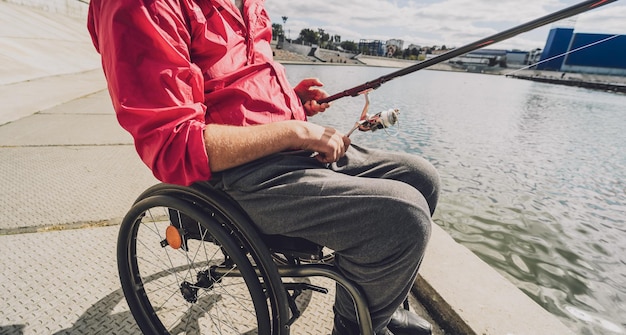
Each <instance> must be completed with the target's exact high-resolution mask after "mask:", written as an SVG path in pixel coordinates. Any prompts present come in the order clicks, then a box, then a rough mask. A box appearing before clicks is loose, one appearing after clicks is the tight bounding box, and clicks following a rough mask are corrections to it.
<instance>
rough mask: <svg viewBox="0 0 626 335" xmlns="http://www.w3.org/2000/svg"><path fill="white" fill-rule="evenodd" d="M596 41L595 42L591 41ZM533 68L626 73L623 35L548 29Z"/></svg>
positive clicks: (624, 36)
mask: <svg viewBox="0 0 626 335" xmlns="http://www.w3.org/2000/svg"><path fill="white" fill-rule="evenodd" d="M594 43H596V44H594ZM537 70H545V71H562V72H575V73H589V74H604V75H620V76H625V75H626V35H611V34H591V33H575V32H574V29H573V28H554V29H552V30H550V34H549V35H548V39H547V41H546V46H545V47H544V48H543V52H542V54H541V61H540V63H539V64H537Z"/></svg>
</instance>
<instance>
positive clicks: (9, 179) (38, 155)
mask: <svg viewBox="0 0 626 335" xmlns="http://www.w3.org/2000/svg"><path fill="white" fill-rule="evenodd" d="M56 16H57V21H58V20H59V19H62V18H61V17H59V16H58V14H56ZM54 17H55V15H52V14H49V13H46V12H42V11H38V10H35V9H32V8H28V7H22V6H17V5H13V4H9V3H5V2H0V19H2V20H3V21H1V22H2V25H1V26H2V33H0V43H2V45H3V47H2V48H0V49H2V51H0V58H1V59H6V60H9V62H8V63H9V64H12V66H8V65H7V64H8V63H5V62H3V66H2V67H0V74H1V75H2V76H1V78H2V80H0V99H1V101H2V106H1V107H0V185H2V187H1V188H0V208H1V212H2V215H0V255H1V259H0V269H1V270H0V334H2V335H21V334H46V335H47V334H138V333H139V329H138V328H137V326H136V324H135V321H134V319H133V318H132V315H131V314H130V312H129V310H128V306H127V304H126V301H125V299H124V297H123V294H122V292H121V288H120V282H119V279H118V275H117V264H116V255H115V250H116V242H117V241H116V239H117V232H118V226H117V225H118V224H119V222H120V221H121V218H122V217H123V216H124V215H125V213H126V211H127V210H128V208H129V207H130V205H131V204H132V202H133V201H134V199H135V198H136V196H137V195H139V194H140V193H141V192H142V191H143V190H144V189H146V188H147V187H149V186H151V185H153V184H155V183H157V180H156V179H155V178H154V177H153V176H152V175H151V173H150V171H149V170H148V169H147V168H146V167H145V166H144V165H143V163H141V161H140V160H139V158H138V156H137V154H136V152H135V149H134V146H133V144H132V139H131V137H130V136H129V135H128V134H127V133H126V132H125V131H124V130H123V129H122V128H121V127H120V126H119V125H118V123H117V120H116V118H115V114H114V111H113V109H112V106H111V102H110V99H109V96H108V92H107V91H106V83H105V80H104V77H103V75H102V71H101V70H100V68H99V59H98V55H97V54H96V53H95V51H94V50H93V47H92V46H91V44H90V43H91V42H90V40H89V39H88V38H87V36H86V35H85V34H86V31H85V30H84V22H83V21H82V20H74V19H72V18H69V19H68V20H69V21H64V22H65V23H64V24H65V25H60V24H59V23H55V24H52V23H51V22H56V21H54V20H53V18H54ZM7 18H12V19H11V20H7ZM24 18H26V20H24ZM28 19H33V21H38V20H39V21H43V23H42V27H33V26H32V24H33V22H28ZM64 19H67V18H64ZM7 24H8V25H10V26H12V27H13V28H12V29H10V30H5V29H4V27H5V26H6V25H7ZM20 24H21V25H22V26H21V27H20ZM45 24H48V25H49V26H50V27H52V28H49V29H53V30H56V31H57V32H59V35H58V38H59V39H65V41H64V43H65V44H70V45H74V46H78V49H80V50H84V54H83V55H80V54H81V53H83V52H78V53H79V55H74V57H87V59H83V65H85V64H86V65H85V66H76V67H75V68H71V69H68V68H66V67H65V66H66V65H67V63H69V62H70V60H63V62H61V60H60V59H59V57H58V52H57V51H58V50H57V49H55V46H54V45H55V41H52V43H48V44H46V43H44V41H46V39H50V38H51V36H49V35H48V33H49V30H48V31H46V30H43V25H45ZM27 28H28V29H30V30H31V33H32V34H35V35H36V38H30V39H26V36H24V35H23V34H22V33H19V34H18V32H20V31H23V30H22V29H27ZM37 28H41V29H42V30H38V29H37ZM76 31H82V34H78V33H76ZM37 34H42V35H41V36H39V35H37ZM35 40H36V41H37V42H36V44H37V45H36V46H33V45H32V43H33V41H35ZM6 45H10V46H11V49H8V48H5V47H4V46H6ZM87 47H89V48H91V49H89V50H88V49H87ZM38 48H39V51H40V52H41V54H39V58H40V61H39V62H36V61H35V63H36V64H39V63H40V62H46V63H48V66H42V67H37V66H31V63H30V62H31V61H34V60H32V59H30V60H27V61H24V62H17V61H16V60H17V59H18V58H19V57H17V56H16V55H17V54H19V53H20V52H22V51H23V50H25V49H28V50H31V51H29V52H28V54H29V55H35V54H37V52H35V51H36V50H37V49H38ZM33 49H35V51H32V50H33ZM33 57H34V56H33ZM64 64H65V65H64ZM79 65H80V64H79ZM90 67H91V68H90ZM71 70H73V71H71ZM316 282H317V283H318V284H321V285H323V286H325V287H327V288H329V289H331V294H328V295H323V294H313V295H310V297H309V299H310V301H309V303H308V307H307V309H306V311H304V316H303V317H302V318H301V319H300V320H299V321H298V322H297V323H296V325H295V327H294V330H293V333H294V334H324V333H327V334H328V333H330V329H331V326H332V310H331V306H332V302H333V294H332V293H333V292H332V291H334V284H333V283H331V282H329V281H328V280H321V279H320V280H316ZM412 302H413V305H414V306H415V300H414V299H413V300H412Z"/></svg>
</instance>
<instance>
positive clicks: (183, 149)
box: [88, 0, 439, 335]
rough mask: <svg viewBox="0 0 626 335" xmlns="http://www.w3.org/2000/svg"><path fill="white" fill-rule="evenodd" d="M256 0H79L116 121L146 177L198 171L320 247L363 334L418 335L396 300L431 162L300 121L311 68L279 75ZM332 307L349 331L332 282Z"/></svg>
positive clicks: (285, 231) (424, 211)
mask: <svg viewBox="0 0 626 335" xmlns="http://www.w3.org/2000/svg"><path fill="white" fill-rule="evenodd" d="M263 2H264V1H263V0H237V1H235V0H183V1H172V0H116V1H111V0H91V3H90V10H89V20H88V28H89V31H90V33H91V36H92V39H93V42H94V45H95V47H96V49H97V50H98V52H99V53H100V54H101V56H102V65H103V69H104V73H105V76H106V79H107V82H108V88H109V92H110V95H111V98H112V102H113V105H114V108H115V111H116V114H117V118H118V121H119V123H120V124H121V126H122V127H124V129H126V130H127V131H128V132H130V134H131V135H132V136H133V138H134V142H135V147H136V149H137V152H138V154H139V155H140V157H141V159H142V160H143V161H144V163H145V164H146V165H147V166H148V167H149V168H150V169H151V170H152V171H153V173H154V175H155V176H156V177H157V178H158V179H159V180H161V181H163V182H166V183H172V184H180V185H190V184H192V183H195V182H199V181H209V182H210V183H211V184H212V185H214V186H215V187H217V188H219V189H221V190H223V191H225V192H226V193H227V194H228V195H230V196H231V197H232V198H233V199H235V200H236V201H237V202H238V203H239V205H240V206H241V207H242V208H243V209H244V210H245V211H246V212H247V213H248V215H249V216H250V217H251V218H252V219H253V220H254V222H255V223H256V225H258V228H259V230H260V231H261V232H263V233H264V234H278V235H285V236H292V237H300V238H304V239H306V240H309V241H312V242H315V243H317V244H319V245H323V246H326V247H328V248H331V249H333V250H334V251H335V266H336V267H337V268H338V269H339V271H340V272H341V273H342V274H343V275H345V276H346V277H347V278H348V279H350V280H351V281H353V282H354V283H356V284H357V285H358V286H359V287H360V288H361V289H362V290H363V292H364V294H365V296H366V298H367V301H368V305H369V309H370V313H371V318H372V323H373V326H374V329H375V330H376V332H377V334H390V333H391V334H396V335H398V334H429V333H430V325H429V324H428V323H427V322H426V321H425V320H423V319H422V318H420V317H419V316H417V315H415V314H413V313H411V312H409V311H407V310H404V309H402V308H400V305H401V304H402V302H403V301H404V300H405V298H406V297H407V295H408V292H409V290H410V288H411V286H412V283H413V282H414V280H415V278H416V276H417V270H418V267H419V265H420V262H421V260H422V257H423V255H424V251H425V247H426V244H427V241H428V239H429V236H430V229H431V224H432V221H431V215H432V214H433V212H434V211H435V208H436V205H437V199H438V192H439V177H438V174H437V172H436V170H435V169H434V167H433V166H432V165H431V164H430V163H428V162H427V161H426V160H424V159H423V158H420V157H416V156H412V155H408V154H404V153H393V152H384V151H380V150H372V149H368V148H364V147H360V146H357V145H355V144H352V143H351V142H350V139H349V138H348V137H347V136H345V135H344V134H342V133H340V132H339V131H337V130H336V129H333V128H330V127H323V126H319V125H316V124H314V123H311V122H308V121H307V117H310V116H313V115H315V114H317V113H320V112H324V111H325V110H326V109H327V108H328V107H329V106H328V104H318V103H317V102H316V100H319V99H321V98H324V97H326V96H327V95H326V93H325V92H324V91H323V90H322V89H321V88H320V87H321V86H322V83H321V82H320V81H318V80H317V79H305V80H303V81H302V82H300V83H299V84H298V85H296V86H295V87H293V88H292V86H291V85H290V84H289V82H288V81H287V77H286V75H285V70H284V68H283V66H281V65H280V64H278V63H277V62H275V61H274V60H273V58H272V50H271V47H270V40H271V33H272V30H271V29H272V28H271V21H270V19H269V17H268V16H267V13H266V11H265V9H264V7H263ZM333 308H334V311H335V321H334V328H333V334H357V333H358V328H357V325H356V319H355V310H354V306H353V303H352V301H351V298H350V296H348V294H347V293H346V292H345V291H344V290H343V289H342V288H341V287H338V289H337V293H336V297H335V305H334V307H333Z"/></svg>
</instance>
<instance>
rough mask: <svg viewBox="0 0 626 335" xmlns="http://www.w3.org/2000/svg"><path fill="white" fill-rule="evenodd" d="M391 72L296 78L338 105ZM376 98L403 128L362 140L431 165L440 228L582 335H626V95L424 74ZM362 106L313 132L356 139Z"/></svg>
mask: <svg viewBox="0 0 626 335" xmlns="http://www.w3.org/2000/svg"><path fill="white" fill-rule="evenodd" d="M393 70H394V69H387V68H368V67H350V66H322V65H314V66H308V65H290V66H287V71H288V73H289V77H290V80H291V81H292V83H294V84H295V83H297V81H298V80H300V79H301V78H304V77H318V78H320V79H321V80H322V81H323V82H324V83H326V87H325V89H326V90H327V91H328V92H329V93H336V92H338V91H341V90H344V89H347V88H350V87H353V86H356V85H358V84H361V83H363V82H365V81H368V80H372V79H374V78H377V77H379V76H381V75H384V74H387V73H390V72H391V71H393ZM370 98H371V105H370V113H375V112H378V111H382V110H385V109H388V108H399V109H400V111H401V115H400V124H399V128H394V129H391V130H389V132H387V133H385V132H384V131H378V132H376V133H360V132H358V133H355V134H353V135H352V136H351V138H352V140H353V141H354V142H355V143H361V144H367V145H370V146H374V147H379V148H385V149H388V150H397V151H406V152H411V153H416V154H419V155H422V156H424V157H426V158H428V159H429V160H431V162H433V164H435V166H436V167H437V168H438V169H439V172H440V174H441V177H442V182H443V192H442V195H441V202H440V205H439V207H438V209H437V213H436V216H435V222H436V223H437V224H438V225H440V226H441V227H443V228H444V229H445V230H446V231H447V232H448V233H449V234H450V235H451V236H452V237H453V238H454V239H455V240H456V241H458V242H459V243H461V244H463V245H465V246H466V247H467V248H469V249H470V250H472V251H473V252H474V253H475V254H477V255H478V256H479V257H480V258H481V259H483V260H484V261H486V262H487V263H489V264H490V265H491V266H492V267H494V268H495V269H497V270H498V271H499V272H500V273H502V274H503V275H504V276H505V277H506V278H507V279H509V280H510V281H511V282H513V283H514V284H515V285H517V286H518V287H519V288H520V289H521V290H523V291H524V292H525V293H526V294H528V295H529V296H530V297H531V298H532V299H534V300H535V301H536V302H537V303H539V304H540V305H541V306H543V307H544V308H545V309H546V310H548V311H549V312H551V313H553V314H554V315H556V316H558V317H559V318H560V319H561V320H562V321H563V323H565V324H566V325H568V326H569V327H570V328H571V329H572V330H574V332H575V333H577V334H610V335H612V334H626V317H625V315H626V168H625V167H626V95H619V94H614V93H606V92H599V91H591V90H586V89H580V88H574V87H566V86H556V85H549V84H541V83H535V82H530V81H523V80H516V79H510V78H505V77H502V76H490V75H481V74H470V73H453V72H438V71H427V70H426V71H419V72H416V73H414V74H411V75H408V76H405V77H402V78H397V79H394V80H393V81H391V82H388V83H386V84H385V85H383V86H382V87H381V88H379V89H377V90H376V91H374V92H373V93H371V94H370ZM363 104H364V100H363V98H362V97H358V98H351V97H347V98H342V99H340V100H337V101H335V102H334V103H333V106H332V108H331V109H329V110H328V111H327V113H325V114H323V115H321V116H315V117H314V118H312V121H313V122H317V123H320V124H326V125H331V126H333V127H336V128H337V129H339V130H341V131H343V132H347V131H348V130H349V129H350V128H351V126H352V125H353V124H354V122H355V121H356V120H357V119H358V117H359V115H360V113H361V110H362V108H363ZM531 321H532V320H531Z"/></svg>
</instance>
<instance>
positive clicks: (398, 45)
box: [385, 39, 404, 57]
mask: <svg viewBox="0 0 626 335" xmlns="http://www.w3.org/2000/svg"><path fill="white" fill-rule="evenodd" d="M403 46H404V41H403V40H398V39H390V40H388V41H387V43H385V47H386V50H387V52H386V54H385V56H387V57H393V55H394V54H395V53H396V51H398V50H402V47H403Z"/></svg>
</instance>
